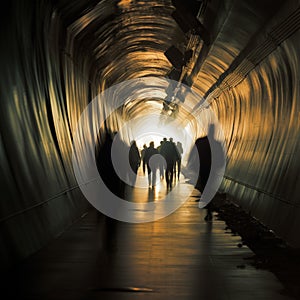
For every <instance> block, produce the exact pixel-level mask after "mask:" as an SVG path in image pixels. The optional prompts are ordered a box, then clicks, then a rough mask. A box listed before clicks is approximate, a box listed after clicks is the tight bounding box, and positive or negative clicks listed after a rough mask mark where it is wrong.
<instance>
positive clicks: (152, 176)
mask: <svg viewBox="0 0 300 300" xmlns="http://www.w3.org/2000/svg"><path fill="white" fill-rule="evenodd" d="M155 154H158V150H157V149H155V148H154V142H150V145H149V147H148V148H147V149H146V151H145V157H144V159H145V161H146V164H147V170H148V183H149V187H150V186H152V187H154V186H155V182H156V171H157V168H158V165H156V164H155V162H153V164H152V168H151V167H150V164H149V163H150V158H151V157H152V156H153V155H155Z"/></svg>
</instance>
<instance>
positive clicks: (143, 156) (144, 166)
mask: <svg viewBox="0 0 300 300" xmlns="http://www.w3.org/2000/svg"><path fill="white" fill-rule="evenodd" d="M146 149H147V145H146V144H144V145H143V149H142V151H141V160H142V164H143V173H144V174H145V171H146V161H145V152H146Z"/></svg>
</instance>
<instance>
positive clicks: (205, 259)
mask: <svg viewBox="0 0 300 300" xmlns="http://www.w3.org/2000/svg"><path fill="white" fill-rule="evenodd" d="M176 187H177V188H178V193H177V196H176V197H178V198H180V197H181V196H180V190H181V191H183V190H185V191H186V189H188V190H189V189H191V186H189V185H188V184H187V183H184V180H181V182H180V183H178V184H177V185H176V186H175V188H176ZM179 187H180V189H179ZM175 188H174V189H175ZM165 194H166V189H165V185H164V184H161V186H158V187H156V190H152V191H151V190H149V189H129V190H127V197H128V198H131V200H132V201H137V202H143V201H144V200H146V201H147V199H148V201H162V199H163V195H165ZM197 196H198V192H197V191H196V190H193V191H192V194H191V195H190V197H189V198H188V199H187V201H186V202H185V203H184V204H183V205H182V207H180V208H179V209H178V210H176V211H175V212H174V213H173V214H171V215H169V216H168V217H166V218H163V219H161V220H158V221H155V222H149V223H141V224H130V223H124V222H120V221H115V220H113V219H110V218H108V217H105V216H104V215H102V214H101V213H99V212H97V211H96V210H95V209H91V210H90V211H89V212H88V213H87V214H86V215H84V216H83V217H82V218H81V219H80V220H79V221H78V222H77V223H75V224H74V225H72V226H71V227H70V228H69V229H68V230H67V231H66V232H65V233H63V234H62V235H61V236H60V237H59V238H57V239H55V240H53V241H52V242H51V243H50V244H49V245H48V246H46V247H45V248H43V249H42V250H40V251H39V252H38V253H36V254H34V255H33V256H31V257H30V258H28V259H27V260H25V261H24V263H22V264H21V265H19V266H18V267H17V268H15V269H14V270H13V271H12V272H11V273H10V274H8V275H7V276H6V278H5V280H4V281H2V284H3V286H2V288H1V290H2V291H1V293H2V295H5V297H4V298H2V297H1V298H2V299H13V298H14V299H45V300H46V299H64V300H66V299H70V300H71V299H72V300H75V299H103V300H106V299H107V300H108V299H120V300H123V299H130V300H135V299H151V300H156V299H157V300H158V299H159V300H168V299H172V300H176V299H178V300H179V299H181V300H193V299H228V300H229V299H230V300H231V299H238V300H240V299H243V300H245V299H251V300H252V299H264V300H267V299H273V300H277V299H291V298H288V297H287V296H284V295H282V294H281V292H282V290H283V287H282V285H281V283H280V282H279V281H278V280H277V279H276V277H275V276H274V275H273V274H272V273H271V272H268V271H265V270H259V269H255V268H254V267H252V266H251V265H249V264H247V260H245V258H247V257H250V256H252V255H253V252H252V251H251V250H250V249H249V248H247V247H246V246H243V247H241V248H239V247H237V245H238V244H239V243H240V242H241V238H240V237H239V236H236V235H232V234H230V233H228V232H226V231H225V230H224V228H225V227H226V225H225V223H224V222H223V221H220V220H217V218H216V216H214V219H213V221H212V222H205V221H204V216H205V210H200V209H199V208H198V206H197V205H198V203H197V202H196V201H195V200H197ZM174 201H176V199H175V200H174Z"/></svg>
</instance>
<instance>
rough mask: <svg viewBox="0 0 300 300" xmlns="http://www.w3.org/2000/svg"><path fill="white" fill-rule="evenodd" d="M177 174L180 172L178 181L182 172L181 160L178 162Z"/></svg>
mask: <svg viewBox="0 0 300 300" xmlns="http://www.w3.org/2000/svg"><path fill="white" fill-rule="evenodd" d="M177 172H178V174H177V176H178V179H179V176H180V172H181V159H179V160H178V161H177Z"/></svg>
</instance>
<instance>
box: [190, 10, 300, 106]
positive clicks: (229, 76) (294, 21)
mask: <svg viewBox="0 0 300 300" xmlns="http://www.w3.org/2000/svg"><path fill="white" fill-rule="evenodd" d="M281 28H283V30H281ZM299 29H300V7H298V8H297V9H296V10H295V12H293V13H292V14H290V15H289V16H288V17H287V18H285V19H284V20H283V21H282V22H280V23H279V24H278V25H277V26H276V27H274V28H273V30H270V31H269V32H267V38H266V39H265V40H264V42H262V43H260V44H259V45H257V46H256V47H254V48H252V49H251V48H250V47H249V48H250V49H249V50H248V49H247V48H246V49H245V51H243V52H244V53H245V52H246V53H248V55H244V53H243V52H242V53H241V55H239V56H237V58H236V59H235V60H234V62H233V63H232V64H231V66H230V67H229V69H228V70H227V71H225V72H224V73H223V74H222V75H221V76H220V77H219V80H218V81H217V82H216V84H214V85H213V86H212V87H211V88H210V89H209V90H208V91H207V92H206V93H205V95H204V98H205V99H208V102H209V103H211V102H212V101H213V100H216V99H217V98H218V97H219V96H220V95H221V94H222V93H223V92H224V91H225V90H228V89H231V88H233V87H235V86H237V85H238V84H240V83H241V82H242V81H243V80H244V79H245V78H246V76H247V75H248V73H249V72H250V71H252V70H253V69H254V68H255V67H256V66H257V65H258V64H259V63H260V62H261V61H263V60H264V59H265V58H266V57H267V56H269V55H270V54H271V53H272V52H273V51H274V50H276V49H277V48H278V47H279V46H280V44H281V43H282V42H284V41H285V40H286V39H288V38H289V37H290V36H291V35H292V34H294V33H295V32H296V31H298V30H299ZM275 36H276V37H277V38H276V39H275V38H274V37H275ZM241 56H244V58H243V59H242V61H241V63H240V64H239V63H238V62H239V61H240V60H241ZM195 109H197V107H195Z"/></svg>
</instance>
